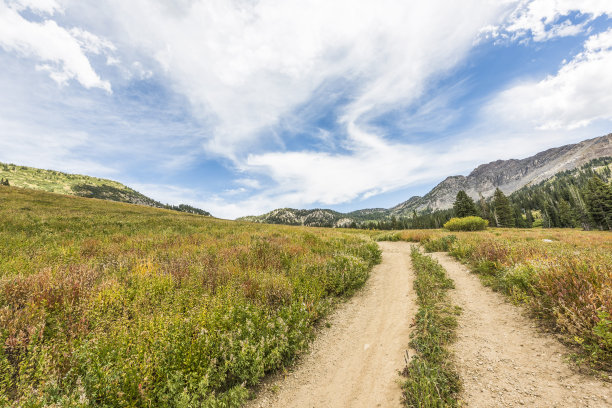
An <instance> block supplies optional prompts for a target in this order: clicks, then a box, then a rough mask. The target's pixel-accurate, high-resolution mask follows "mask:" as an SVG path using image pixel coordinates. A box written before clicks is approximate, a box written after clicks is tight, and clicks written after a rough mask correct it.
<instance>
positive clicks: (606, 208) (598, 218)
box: [585, 175, 612, 230]
mask: <svg viewBox="0 0 612 408" xmlns="http://www.w3.org/2000/svg"><path fill="white" fill-rule="evenodd" d="M585 202H586V205H587V208H588V211H589V214H590V216H591V218H592V219H593V221H594V222H595V224H596V225H597V226H599V227H600V228H603V229H608V230H612V187H611V186H610V185H609V184H606V183H604V181H603V180H602V179H601V178H599V177H598V176H596V175H595V176H593V177H591V178H590V179H589V182H588V184H587V187H586V191H585Z"/></svg>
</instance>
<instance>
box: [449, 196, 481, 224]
mask: <svg viewBox="0 0 612 408" xmlns="http://www.w3.org/2000/svg"><path fill="white" fill-rule="evenodd" d="M453 210H454V211H455V216H456V217H460V218H462V217H469V216H475V215H478V210H476V204H474V200H472V198H471V197H470V196H469V195H467V193H466V192H465V191H463V190H459V192H458V193H457V198H456V199H455V203H454V204H453Z"/></svg>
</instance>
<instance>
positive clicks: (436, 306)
mask: <svg viewBox="0 0 612 408" xmlns="http://www.w3.org/2000/svg"><path fill="white" fill-rule="evenodd" d="M411 256H412V265H413V266H414V270H415V273H416V279H415V282H414V288H415V291H416V293H417V296H418V299H417V303H418V305H419V310H418V312H417V315H416V326H415V329H414V331H413V334H412V340H411V342H410V346H411V347H412V348H413V349H414V350H415V351H416V355H415V356H413V357H412V358H411V359H410V361H409V362H408V365H407V366H406V368H405V369H404V372H403V374H404V376H405V377H406V380H405V381H404V383H403V389H404V399H405V404H406V406H408V407H420V408H427V407H457V406H459V405H458V401H457V396H458V393H459V391H460V390H461V380H460V378H459V375H458V373H457V371H456V369H455V366H454V363H453V359H452V355H451V353H450V351H449V350H448V345H449V344H450V343H451V342H453V341H454V340H455V336H456V334H455V330H456V327H457V315H458V314H459V313H460V310H459V308H457V307H453V306H452V305H451V303H450V301H449V299H448V296H447V291H448V290H449V289H452V288H454V283H453V281H452V280H451V279H449V278H448V277H447V276H446V271H445V270H444V268H443V267H442V266H441V265H440V264H439V263H438V262H436V261H435V260H433V259H432V258H430V257H429V256H426V255H422V254H421V253H420V252H419V251H418V250H417V249H416V248H413V249H412V253H411Z"/></svg>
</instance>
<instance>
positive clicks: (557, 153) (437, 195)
mask: <svg viewBox="0 0 612 408" xmlns="http://www.w3.org/2000/svg"><path fill="white" fill-rule="evenodd" d="M605 156H612V134H609V135H606V136H601V137H597V138H594V139H589V140H585V141H583V142H580V143H576V144H570V145H566V146H561V147H556V148H553V149H548V150H546V151H543V152H540V153H538V154H536V155H535V156H531V157H528V158H526V159H522V160H516V159H511V160H497V161H494V162H491V163H488V164H482V165H480V166H478V167H477V168H476V169H474V171H472V172H471V173H470V174H469V175H468V176H467V177H466V176H451V177H448V178H447V179H446V180H444V181H443V182H441V183H440V184H438V185H437V186H435V187H434V188H433V189H432V190H431V191H430V192H429V193H427V194H425V195H424V196H423V197H419V196H415V197H412V198H410V199H409V200H407V201H404V202H403V203H401V204H398V205H396V206H395V207H393V208H391V209H390V213H391V214H393V215H398V216H400V215H404V216H405V215H410V214H411V213H412V212H413V211H414V210H416V211H417V212H422V211H425V210H432V211H433V210H442V209H446V208H450V207H452V206H453V203H454V201H455V197H456V195H457V192H458V191H459V190H464V191H465V192H466V193H467V194H468V195H469V196H470V197H472V198H474V199H478V198H480V196H483V197H485V198H487V197H490V196H492V195H493V192H494V191H495V189H496V188H498V187H499V188H500V189H501V190H502V191H503V192H504V193H506V194H510V193H512V192H514V191H516V190H518V189H520V188H521V187H524V186H529V185H534V184H538V183H540V182H542V181H544V180H546V179H548V178H550V177H552V176H554V175H555V174H557V173H559V172H562V171H566V170H572V169H575V168H576V167H580V166H582V165H583V164H586V163H588V162H589V161H591V160H592V159H596V158H600V157H605Z"/></svg>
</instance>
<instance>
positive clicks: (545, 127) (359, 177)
mask: <svg viewBox="0 0 612 408" xmlns="http://www.w3.org/2000/svg"><path fill="white" fill-rule="evenodd" d="M611 13H612V5H611V3H610V1H607V0H600V1H596V0H584V1H569V0H545V1H544V0H535V1H526V0H525V1H519V0H512V1H488V0H466V1H463V2H448V1H442V0H434V1H429V2H407V1H400V0H377V1H374V0H364V1H359V2H354V1H350V0H338V1H327V0H284V1H275V0H258V1H251V0H229V1H228V0H207V1H197V0H187V1H178V2H170V1H165V0H131V1H124V0H106V1H103V2H93V1H82V0H37V1H33V0H0V62H7V61H8V63H5V64H0V65H2V67H1V68H0V73H1V74H2V76H0V85H1V86H3V89H6V90H7V92H6V93H5V95H4V96H2V95H0V127H1V128H0V129H1V130H0V155H1V156H2V157H5V158H6V157H9V156H10V157H13V158H14V159H13V161H22V160H23V161H24V162H26V163H27V164H32V165H35V163H33V162H39V163H41V165H42V164H44V165H45V166H47V167H48V166H55V165H57V166H58V168H60V169H67V168H68V167H70V168H78V171H80V172H88V171H92V172H97V173H98V175H99V174H100V173H103V174H111V173H112V172H113V171H114V172H116V174H118V175H119V176H118V178H119V179H120V180H121V181H136V182H137V183H138V185H137V186H136V187H141V188H142V189H143V192H145V193H150V194H151V195H152V196H153V197H154V198H156V199H158V200H160V201H164V202H165V201H167V202H171V203H178V202H187V203H189V204H192V205H198V206H200V207H202V208H205V209H207V210H209V211H211V212H212V213H213V214H215V215H218V216H223V217H228V218H233V217H236V216H239V215H246V214H249V213H260V212H264V211H268V210H270V209H272V208H276V207H283V206H295V207H306V206H322V205H339V204H342V203H347V202H351V201H359V200H364V199H367V198H368V197H372V196H374V195H378V194H385V193H389V192H391V191H397V190H399V189H405V188H406V187H407V186H411V185H416V184H420V185H422V184H423V183H426V182H434V181H439V179H441V178H443V177H445V176H447V175H449V174H454V173H457V172H459V171H465V170H468V169H469V168H470V167H471V166H473V165H475V164H478V163H480V162H482V161H487V160H489V159H491V160H493V159H497V158H509V157H512V156H514V157H516V156H519V157H520V156H524V155H526V154H530V153H533V152H535V151H537V150H536V149H540V148H545V147H550V146H552V145H554V144H557V143H561V142H566V141H575V140H577V139H578V138H582V137H583V136H585V135H586V136H595V135H597V134H598V132H600V131H602V132H603V129H605V127H606V126H609V125H610V119H611V118H612V114H611V112H612V111H611V110H610V108H609V107H610V106H612V100H610V96H609V95H610V92H609V90H610V89H612V83H611V82H610V78H609V76H608V75H606V67H609V66H611V65H612V57H611V55H612V46H611V44H610V43H611V37H612V34H610V31H605V30H601V29H600V30H598V31H597V32H593V31H592V30H594V25H593V22H594V21H595V20H596V19H597V18H598V17H601V16H607V17H610V15H611ZM483 33H485V34H486V35H488V36H489V38H490V37H495V38H496V40H499V39H504V41H501V42H500V41H492V42H489V41H488V40H487V39H486V38H485V37H486V35H483ZM587 36H588V40H586V42H585V43H584V44H583V47H582V51H581V52H580V53H579V54H578V55H575V51H574V54H572V53H571V52H570V50H568V51H567V52H566V53H565V54H564V56H563V57H561V58H559V59H560V60H561V59H562V58H567V59H568V61H565V62H561V61H558V63H557V65H556V68H555V69H554V70H552V71H551V70H550V69H549V70H548V72H547V73H546V74H541V73H539V74H538V75H530V76H529V77H528V78H527V77H524V76H518V77H513V78H511V81H512V82H511V83H510V84H508V83H504V84H496V85H495V86H492V85H490V84H489V85H486V84H485V85H483V86H481V88H479V89H480V90H481V91H482V89H483V88H486V92H491V93H490V94H487V93H486V92H485V91H482V92H484V93H483V94H479V95H476V96H474V95H470V92H473V88H472V87H473V84H474V83H475V82H476V83H477V82H478V81H479V80H481V78H479V76H478V74H487V75H489V74H490V73H491V71H494V70H496V69H503V68H504V67H500V66H496V67H489V66H482V67H480V68H479V70H474V71H473V72H472V73H473V74H474V75H473V76H472V77H470V78H469V79H467V78H466V77H462V76H460V75H458V74H457V72H458V70H460V69H462V68H464V67H466V66H469V65H470V64H472V63H473V62H472V61H471V58H472V57H473V54H474V53H475V50H476V51H477V52H484V51H483V50H485V51H486V50H488V51H491V50H492V48H493V46H492V45H491V44H494V43H497V44H499V47H508V49H509V50H514V51H516V48H517V47H525V48H527V47H532V48H534V49H535V48H536V46H537V47H545V46H546V44H547V42H551V43H554V42H555V41H550V40H554V39H559V38H564V39H568V38H576V39H581V40H576V41H584V40H585V39H586V37H587ZM519 44H521V45H519ZM534 44H535V45H534ZM576 44H578V46H576V45H574V48H573V49H574V50H575V49H578V48H580V43H578V42H576ZM487 47H489V48H487ZM27 67H30V69H29V70H28V69H26V68H27ZM35 67H38V71H36V70H35ZM485 76H486V75H485ZM49 77H50V78H51V79H52V80H53V81H55V82H56V83H59V84H61V86H59V87H58V86H57V85H55V83H54V82H53V81H51V80H50V79H49ZM45 81H46V82H49V83H51V85H53V86H52V87H50V86H49V85H48V84H46V82H45ZM487 81H491V82H494V79H493V80H492V79H491V77H489V78H488V79H487ZM99 89H103V90H106V91H108V92H100V91H99ZM111 89H112V91H113V92H112V93H111ZM500 89H501V91H500ZM7 95H10V97H9V96H7ZM465 98H468V99H469V98H472V99H470V103H469V104H463V103H462V102H459V101H462V100H464V99H465ZM466 117H470V118H471V119H470V120H468V119H466ZM459 124H460V125H461V126H457V125H459ZM431 135H434V137H433V138H432V139H431V140H430V139H428V138H429V137H430V136H431ZM18 141H24V143H22V144H20V143H18ZM38 146H42V147H38ZM202 163H204V164H202ZM211 163H212V164H211ZM198 165H201V167H198ZM219 168H223V170H222V171H221V170H218V169H219ZM211 169H212V170H211ZM191 170H193V172H195V174H194V175H193V176H190V175H189V174H187V173H189V172H190V171H191ZM207 183H208V184H209V185H210V186H211V187H209V188H206V187H204V188H202V187H201V186H205V185H206V184H207ZM196 186H200V188H197V187H196ZM406 198H407V197H406ZM391 204H393V203H391Z"/></svg>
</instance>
